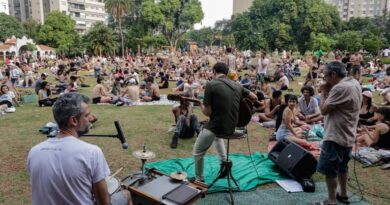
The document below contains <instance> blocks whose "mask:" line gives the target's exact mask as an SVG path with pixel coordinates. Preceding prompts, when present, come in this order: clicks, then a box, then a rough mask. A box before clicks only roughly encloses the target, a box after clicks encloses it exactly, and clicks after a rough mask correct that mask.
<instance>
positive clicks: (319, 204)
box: [312, 200, 337, 205]
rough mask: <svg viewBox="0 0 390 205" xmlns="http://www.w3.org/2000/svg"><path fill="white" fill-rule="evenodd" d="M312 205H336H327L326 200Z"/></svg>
mask: <svg viewBox="0 0 390 205" xmlns="http://www.w3.org/2000/svg"><path fill="white" fill-rule="evenodd" d="M312 205H337V204H329V203H328V200H325V201H320V202H314V203H313V204H312Z"/></svg>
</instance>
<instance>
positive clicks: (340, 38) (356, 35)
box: [335, 31, 363, 52]
mask: <svg viewBox="0 0 390 205" xmlns="http://www.w3.org/2000/svg"><path fill="white" fill-rule="evenodd" d="M335 39H336V42H337V43H336V45H335V46H336V47H337V48H339V49H341V50H346V51H350V52H356V51H359V50H360V49H362V48H363V44H362V42H363V39H362V34H361V33H360V32H358V31H344V32H341V33H339V34H337V35H336V36H335Z"/></svg>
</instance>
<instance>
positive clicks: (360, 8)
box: [325, 0, 390, 21]
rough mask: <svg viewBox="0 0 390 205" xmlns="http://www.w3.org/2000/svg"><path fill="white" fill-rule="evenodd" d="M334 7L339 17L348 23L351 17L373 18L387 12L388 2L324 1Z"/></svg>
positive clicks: (383, 0)
mask: <svg viewBox="0 0 390 205" xmlns="http://www.w3.org/2000/svg"><path fill="white" fill-rule="evenodd" d="M325 2H327V3H329V4H331V5H334V6H336V8H337V10H338V11H339V13H340V17H341V19H342V20H344V21H348V20H349V19H350V18H351V17H362V18H364V17H374V16H381V15H383V12H384V11H389V3H390V0H325Z"/></svg>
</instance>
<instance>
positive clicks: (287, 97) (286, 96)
mask: <svg viewBox="0 0 390 205" xmlns="http://www.w3.org/2000/svg"><path fill="white" fill-rule="evenodd" d="M292 95H293V94H290V93H287V94H285V95H284V102H288V100H289V99H290V98H291V96H292Z"/></svg>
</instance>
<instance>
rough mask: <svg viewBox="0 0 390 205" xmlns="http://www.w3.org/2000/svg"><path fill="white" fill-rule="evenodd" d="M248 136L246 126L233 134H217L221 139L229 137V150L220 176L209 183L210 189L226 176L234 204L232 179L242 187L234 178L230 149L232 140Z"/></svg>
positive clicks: (231, 202) (238, 188)
mask: <svg viewBox="0 0 390 205" xmlns="http://www.w3.org/2000/svg"><path fill="white" fill-rule="evenodd" d="M247 136H248V131H247V129H246V128H244V129H243V130H236V131H235V132H234V133H233V134H231V135H225V136H217V137H218V138H221V139H227V152H226V156H227V157H226V160H222V162H221V168H220V169H219V172H218V176H217V178H215V179H214V180H213V182H211V184H210V185H209V187H208V188H209V189H210V188H211V187H212V186H213V185H214V184H215V182H217V181H218V180H219V179H224V178H226V179H227V181H228V190H229V195H230V204H232V205H234V199H233V187H232V184H231V181H230V180H232V181H233V182H234V184H235V185H236V189H237V190H240V187H239V185H238V182H237V180H236V179H234V177H233V175H232V166H233V162H232V161H231V160H229V151H230V140H237V139H244V138H246V137H247Z"/></svg>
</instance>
